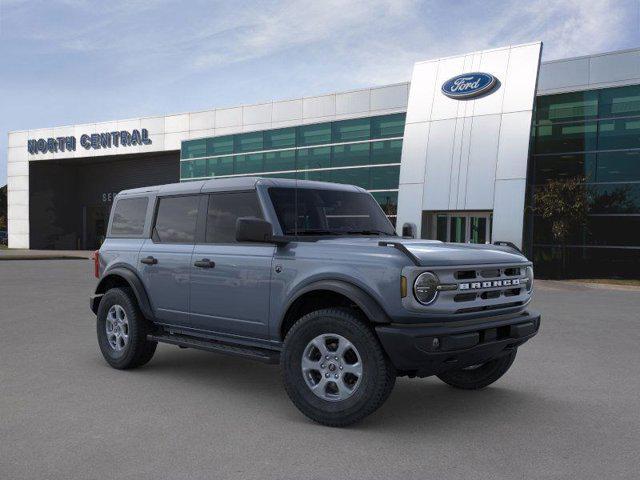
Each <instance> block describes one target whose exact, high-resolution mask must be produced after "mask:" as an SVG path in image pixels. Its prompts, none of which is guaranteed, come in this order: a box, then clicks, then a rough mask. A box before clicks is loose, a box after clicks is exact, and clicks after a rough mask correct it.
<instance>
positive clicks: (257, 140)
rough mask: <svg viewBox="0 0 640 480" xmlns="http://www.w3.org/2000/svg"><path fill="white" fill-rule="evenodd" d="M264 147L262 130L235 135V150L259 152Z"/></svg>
mask: <svg viewBox="0 0 640 480" xmlns="http://www.w3.org/2000/svg"><path fill="white" fill-rule="evenodd" d="M263 148H264V142H263V139H262V132H251V133H241V134H238V135H234V136H233V151H234V153H240V152H257V151H260V150H262V149H263Z"/></svg>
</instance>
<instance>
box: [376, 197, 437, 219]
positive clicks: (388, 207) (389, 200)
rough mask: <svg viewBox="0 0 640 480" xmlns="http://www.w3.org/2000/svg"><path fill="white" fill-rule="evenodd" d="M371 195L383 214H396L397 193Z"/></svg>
mask: <svg viewBox="0 0 640 480" xmlns="http://www.w3.org/2000/svg"><path fill="white" fill-rule="evenodd" d="M371 195H373V198H375V199H376V201H377V202H378V203H379V204H380V206H381V207H382V210H384V213H386V214H387V215H396V214H397V213H398V192H374V193H372V194H371ZM445 220H446V219H445Z"/></svg>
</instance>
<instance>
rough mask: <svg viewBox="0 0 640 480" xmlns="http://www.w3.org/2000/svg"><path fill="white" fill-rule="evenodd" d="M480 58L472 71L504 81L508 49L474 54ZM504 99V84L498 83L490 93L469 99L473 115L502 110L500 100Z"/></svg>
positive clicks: (488, 113) (507, 62) (494, 112)
mask: <svg viewBox="0 0 640 480" xmlns="http://www.w3.org/2000/svg"><path fill="white" fill-rule="evenodd" d="M476 57H477V58H478V59H479V60H480V62H479V63H480V65H478V66H474V67H473V70H474V71H480V72H486V73H490V74H491V75H493V76H494V77H496V78H497V79H498V81H499V82H500V83H502V82H504V78H505V77H506V74H507V66H508V65H509V49H501V50H492V51H489V52H486V53H483V54H481V55H476ZM503 100H504V86H503V85H500V86H499V88H497V89H496V90H495V91H494V92H492V93H491V94H490V95H485V96H484V97H482V98H480V99H478V100H471V102H472V103H473V115H475V116H478V115H492V114H496V113H500V112H502V102H503Z"/></svg>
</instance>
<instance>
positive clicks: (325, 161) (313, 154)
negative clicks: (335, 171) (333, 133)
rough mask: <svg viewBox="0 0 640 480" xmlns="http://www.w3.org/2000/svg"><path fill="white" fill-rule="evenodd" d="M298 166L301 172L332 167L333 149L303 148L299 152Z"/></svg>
mask: <svg viewBox="0 0 640 480" xmlns="http://www.w3.org/2000/svg"><path fill="white" fill-rule="evenodd" d="M296 165H297V168H298V169H299V170H303V169H307V168H326V167H330V166H331V147H315V148H303V149H300V150H298V151H297V160H296Z"/></svg>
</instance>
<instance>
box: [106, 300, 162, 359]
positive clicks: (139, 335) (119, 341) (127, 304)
mask: <svg viewBox="0 0 640 480" xmlns="http://www.w3.org/2000/svg"><path fill="white" fill-rule="evenodd" d="M97 317H98V320H97V324H96V330H97V334H98V345H99V346H100V351H101V352H102V356H103V357H104V359H105V360H106V361H107V363H108V364H109V365H111V366H112V367H113V368H117V369H122V370H124V369H128V368H136V367H140V366H142V365H144V364H145V363H147V362H149V360H151V358H152V357H153V354H154V353H155V351H156V347H157V345H158V343H157V342H151V341H149V340H147V333H149V322H148V321H147V319H146V318H144V316H143V315H142V313H141V312H140V309H139V308H138V305H137V303H136V300H135V296H134V295H133V293H132V292H131V291H130V290H129V289H125V288H112V289H111V290H109V291H107V293H105V294H104V296H103V297H102V300H101V301H100V306H99V307H98V315H97Z"/></svg>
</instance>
